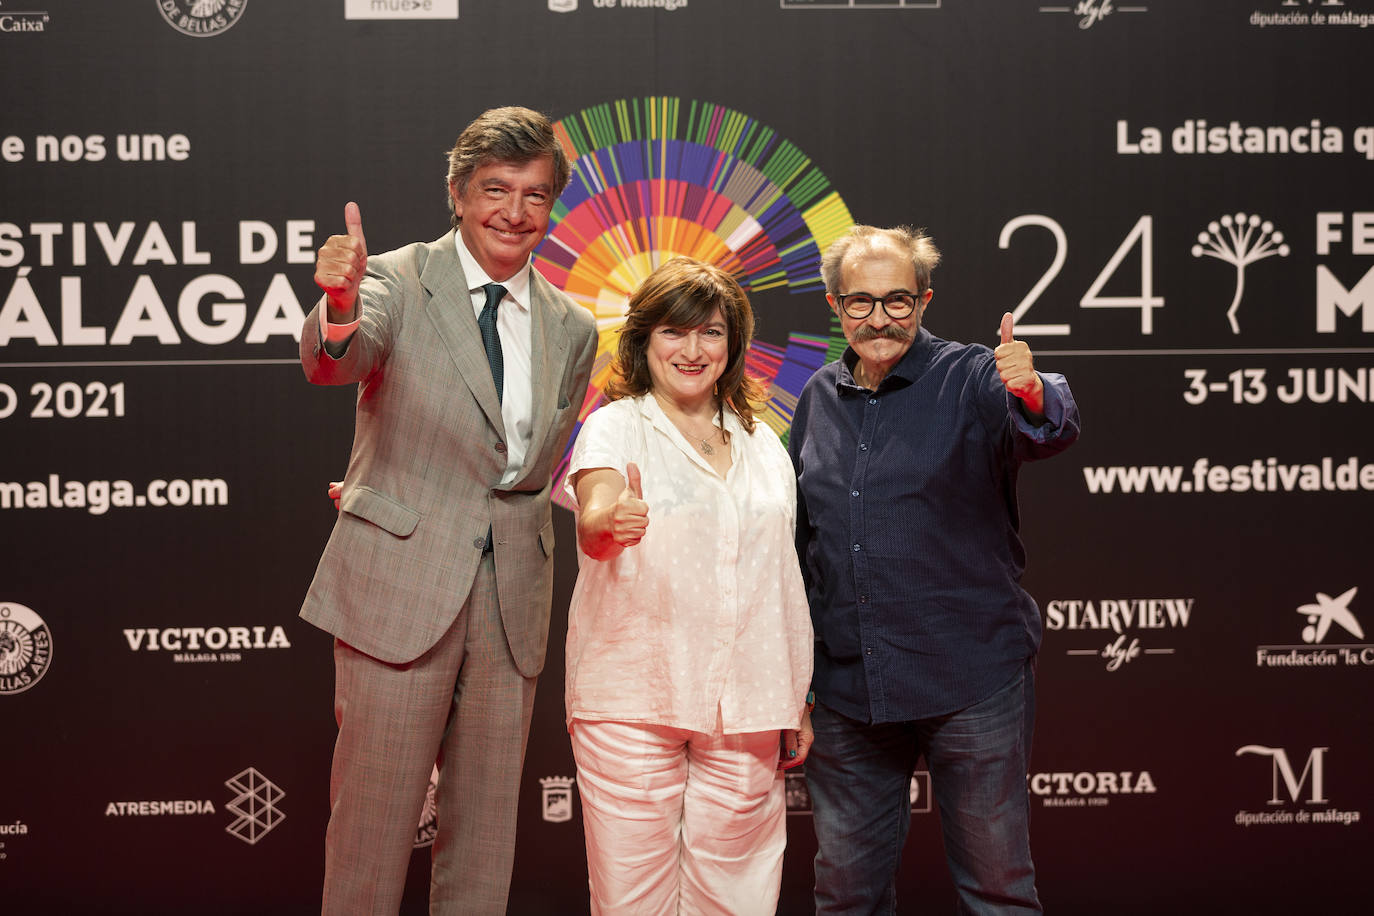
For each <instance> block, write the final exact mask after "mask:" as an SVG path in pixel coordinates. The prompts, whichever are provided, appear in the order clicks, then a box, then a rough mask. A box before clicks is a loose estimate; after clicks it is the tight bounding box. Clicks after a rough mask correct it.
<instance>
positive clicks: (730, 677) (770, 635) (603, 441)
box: [565, 395, 812, 734]
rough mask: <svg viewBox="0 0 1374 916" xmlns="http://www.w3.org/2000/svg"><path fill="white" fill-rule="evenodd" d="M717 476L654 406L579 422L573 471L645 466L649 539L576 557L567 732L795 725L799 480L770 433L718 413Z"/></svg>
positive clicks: (627, 406)
mask: <svg viewBox="0 0 1374 916" xmlns="http://www.w3.org/2000/svg"><path fill="white" fill-rule="evenodd" d="M725 429H726V430H727V431H728V432H729V433H730V454H731V460H732V464H731V466H730V471H729V473H728V474H727V475H726V477H725V479H723V480H722V479H721V477H720V475H718V474H717V473H716V472H715V471H714V470H712V469H711V466H710V465H708V464H707V463H706V461H705V459H703V458H702V457H701V456H700V455H699V454H698V453H697V451H696V449H695V448H693V447H692V446H690V445H689V444H688V443H687V440H686V439H684V438H683V436H682V434H681V433H679V432H678V430H677V427H675V426H674V425H673V424H672V421H671V420H669V419H668V417H667V415H666V414H664V413H663V410H662V408H660V407H659V405H658V402H657V401H655V400H654V398H653V395H644V396H642V397H638V398H623V399H621V400H619V401H614V402H612V403H610V404H607V405H606V406H604V407H602V408H600V409H599V410H597V411H596V412H594V413H593V414H592V415H591V416H589V417H588V418H587V419H586V421H585V422H584V423H583V425H582V431H581V432H580V433H579V434H578V437H577V442H576V444H575V445H574V447H573V454H572V460H571V463H570V465H569V469H568V483H567V484H566V486H567V490H568V493H569V494H570V495H571V496H572V497H573V499H574V501H576V498H577V494H576V493H575V492H574V490H573V485H572V480H573V478H574V475H576V473H577V472H578V471H581V470H584V469H589V468H612V469H614V470H616V471H619V472H620V473H621V474H622V475H624V474H625V466H626V465H627V464H629V463H630V462H634V463H635V464H636V465H638V466H639V470H640V474H641V482H642V485H643V493H644V501H645V502H647V503H648V504H649V527H648V531H647V533H646V534H645V536H644V538H643V540H641V541H640V542H639V544H637V545H636V546H634V547H627V548H625V549H624V550H623V551H621V553H620V555H619V556H617V557H614V558H613V559H610V560H593V559H591V558H590V557H588V556H587V555H586V554H584V553H583V552H582V550H581V547H580V546H579V548H578V564H579V571H578V576H577V586H576V588H575V589H574V591H573V597H572V603H571V605H570V607H569V610H568V641H567V654H568V657H567V689H566V691H565V701H566V707H567V717H568V722H569V723H571V722H572V720H573V719H585V720H590V721H617V722H644V723H648V724H653V725H666V726H671V727H675V728H683V729H688V730H691V731H696V732H707V733H710V732H716V731H719V730H722V729H723V732H724V733H725V734H736V733H741V732H757V731H769V730H772V729H778V728H796V727H797V725H798V723H799V722H800V719H801V712H802V706H803V704H804V702H805V698H806V692H807V690H808V689H809V686H810V683H811V658H812V656H811V653H812V637H811V615H810V612H809V611H808V609H807V603H806V589H805V586H804V585H803V584H802V578H801V568H800V565H799V564H798V562H797V554H796V547H795V542H794V540H793V525H794V523H795V518H796V500H797V496H796V477H795V476H794V474H793V471H792V462H791V460H790V459H789V458H788V457H787V452H786V451H785V450H784V449H783V447H782V444H781V443H780V442H779V441H778V437H777V435H776V434H775V433H774V432H773V431H772V430H771V429H769V428H768V427H767V426H765V425H764V424H763V423H757V424H755V427H754V432H753V434H752V435H751V434H749V433H746V432H745V431H744V427H743V425H742V424H741V423H740V421H739V418H738V417H736V416H735V415H734V414H733V413H731V412H730V411H728V410H727V411H726V416H725Z"/></svg>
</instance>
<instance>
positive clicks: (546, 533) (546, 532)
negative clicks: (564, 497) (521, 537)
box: [539, 519, 553, 557]
mask: <svg viewBox="0 0 1374 916" xmlns="http://www.w3.org/2000/svg"><path fill="white" fill-rule="evenodd" d="M539 546H540V547H542V548H543V549H544V556H546V557H551V556H553V520H552V519H550V520H549V521H548V522H546V523H545V524H544V527H543V528H540V529H539Z"/></svg>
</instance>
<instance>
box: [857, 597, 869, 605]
mask: <svg viewBox="0 0 1374 916" xmlns="http://www.w3.org/2000/svg"><path fill="white" fill-rule="evenodd" d="M859 603H860V604H868V596H867V595H860V596H859Z"/></svg>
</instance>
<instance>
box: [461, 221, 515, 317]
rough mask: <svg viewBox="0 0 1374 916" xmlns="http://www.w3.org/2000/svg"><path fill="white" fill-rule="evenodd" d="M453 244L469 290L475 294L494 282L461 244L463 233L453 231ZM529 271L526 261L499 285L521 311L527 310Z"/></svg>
mask: <svg viewBox="0 0 1374 916" xmlns="http://www.w3.org/2000/svg"><path fill="white" fill-rule="evenodd" d="M453 244H454V247H455V248H456V249H457V250H458V263H459V264H460V265H462V268H463V276H465V277H467V280H468V289H469V290H471V291H473V292H476V291H477V290H479V289H481V288H482V287H483V286H486V285H487V284H488V283H495V282H496V281H495V280H493V279H492V278H491V277H490V276H489V275H488V274H487V272H486V271H485V270H483V269H482V265H481V264H478V263H477V259H476V258H474V257H473V256H472V252H470V251H468V246H466V245H464V244H463V233H461V232H459V231H457V230H454V232H453ZM530 269H531V268H530V262H528V261H526V262H525V266H524V267H522V268H520V269H519V270H518V271H516V272H515V274H514V275H513V276H512V277H510V278H509V279H506V280H502V281H501V285H502V286H504V287H505V288H506V298H508V299H511V300H514V302H515V304H516V305H518V306H519V307H520V309H521V310H522V311H528V310H529V302H530Z"/></svg>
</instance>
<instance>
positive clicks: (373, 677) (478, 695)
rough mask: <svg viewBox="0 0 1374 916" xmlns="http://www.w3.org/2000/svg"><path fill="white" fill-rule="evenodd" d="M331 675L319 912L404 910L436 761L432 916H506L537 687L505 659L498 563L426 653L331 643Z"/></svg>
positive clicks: (488, 565)
mask: <svg viewBox="0 0 1374 916" xmlns="http://www.w3.org/2000/svg"><path fill="white" fill-rule="evenodd" d="M334 668H335V677H336V681H335V717H336V718H337V720H338V723H339V737H338V741H337V744H336V745H335V749H334V765H333V771H332V773H331V777H330V785H329V794H330V805H331V814H330V819H329V829H328V831H327V833H326V837H325V881H324V906H323V912H324V913H325V914H345V913H347V914H359V913H372V914H379V916H380V914H395V913H396V912H397V911H398V910H399V908H400V905H401V898H402V895H403V893H404V890H405V880H406V872H407V869H408V866H409V862H410V854H411V849H412V847H413V845H414V836H415V832H416V828H417V826H418V824H419V819H420V812H421V809H422V807H423V805H424V800H425V793H426V790H427V789H428V786H429V777H430V773H431V770H432V768H433V766H434V764H435V762H436V760H437V761H438V765H439V782H438V788H437V791H436V793H435V801H436V805H437V809H438V810H437V821H438V832H437V835H436V837H435V841H434V849H433V858H434V867H433V872H432V884H431V887H430V913H431V914H442V916H458V914H503V913H505V912H506V897H507V894H508V892H509V889H510V878H511V869H512V866H513V864H514V858H515V822H516V812H517V808H518V805H519V797H520V774H521V771H522V769H523V766H524V758H525V746H526V742H527V740H528V737H529V727H530V716H531V713H532V711H533V708H534V688H535V680H536V679H535V678H533V677H529V678H527V677H524V676H523V675H521V674H520V672H519V671H518V670H517V668H516V666H515V662H514V659H513V658H512V656H511V651H510V646H509V643H508V642H507V639H506V633H505V630H504V628H503V627H502V623H501V612H500V608H499V607H498V605H497V601H496V578H495V569H494V565H493V559H492V555H491V554H487V555H485V556H484V557H483V558H482V561H481V565H480V566H479V567H478V570H477V576H476V579H475V580H474V582H473V587H472V592H471V594H470V595H469V596H468V600H467V603H466V604H465V605H464V606H463V609H462V611H461V612H460V613H459V615H458V617H457V619H456V620H455V621H454V623H453V626H452V627H451V628H450V629H449V631H448V632H447V633H445V634H444V636H443V637H442V638H441V639H440V640H439V642H438V643H437V644H436V645H435V646H434V647H433V648H432V649H430V650H429V651H428V652H426V653H425V654H424V655H422V656H420V657H419V658H417V659H416V660H415V661H413V662H408V663H405V664H399V665H397V664H389V663H386V662H382V661H378V660H377V659H375V658H372V657H371V656H368V655H365V654H364V653H362V652H359V651H358V650H356V649H354V648H353V647H352V646H349V645H348V644H347V643H344V642H343V641H342V640H336V642H335V647H334Z"/></svg>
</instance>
